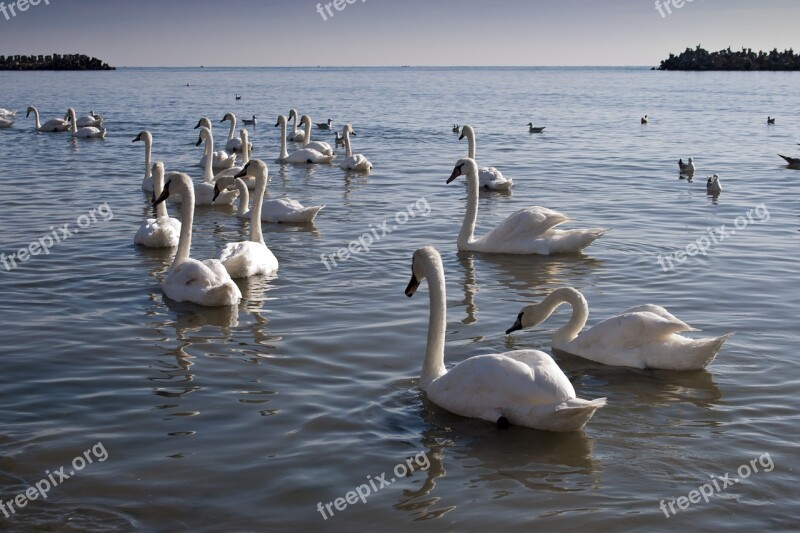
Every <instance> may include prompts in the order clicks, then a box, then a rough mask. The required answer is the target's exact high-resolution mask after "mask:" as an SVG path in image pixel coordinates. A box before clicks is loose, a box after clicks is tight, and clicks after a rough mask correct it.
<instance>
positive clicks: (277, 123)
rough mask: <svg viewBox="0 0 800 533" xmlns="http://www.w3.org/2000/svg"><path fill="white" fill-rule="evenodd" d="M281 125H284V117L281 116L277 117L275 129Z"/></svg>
mask: <svg viewBox="0 0 800 533" xmlns="http://www.w3.org/2000/svg"><path fill="white" fill-rule="evenodd" d="M283 124H286V117H284V116H283V115H278V121H277V122H276V123H275V127H276V128H277V127H278V126H281V125H283Z"/></svg>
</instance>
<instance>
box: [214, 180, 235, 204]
mask: <svg viewBox="0 0 800 533" xmlns="http://www.w3.org/2000/svg"><path fill="white" fill-rule="evenodd" d="M235 184H236V178H234V177H233V176H223V177H221V178H219V179H218V180H217V181H215V182H214V197H213V198H211V202H212V203H213V202H214V201H215V200H216V199H217V196H219V195H220V194H221V193H222V191H227V190H229V189H230V188H231V187H232V186H234V185H235Z"/></svg>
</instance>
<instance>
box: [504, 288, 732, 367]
mask: <svg viewBox="0 0 800 533" xmlns="http://www.w3.org/2000/svg"><path fill="white" fill-rule="evenodd" d="M562 303H568V304H570V305H571V306H572V316H571V317H570V319H569V322H567V323H566V324H565V325H564V326H562V327H561V328H559V329H558V330H557V331H556V332H555V334H553V349H555V350H561V351H563V352H567V353H571V354H573V355H578V356H580V357H583V358H585V359H589V360H591V361H595V362H598V363H603V364H606V365H614V366H627V367H633V368H661V369H666V370H696V369H700V368H705V367H706V366H707V365H708V364H709V363H710V362H711V361H713V360H714V358H715V357H716V356H717V354H718V353H719V351H720V349H721V348H722V345H723V344H724V343H725V341H726V340H727V339H728V337H730V336H731V335H733V334H732V333H729V334H727V335H723V336H722V337H716V338H705V339H690V338H688V337H683V336H681V335H678V333H680V332H682V331H698V330H697V329H695V328H693V327H691V326H689V325H688V324H686V323H685V322H683V321H681V320H678V319H677V318H675V317H674V316H673V315H672V314H670V313H669V311H667V310H666V309H664V308H663V307H659V306H657V305H640V306H637V307H631V308H630V309H628V310H626V311H623V312H622V313H620V314H618V315H616V316H613V317H611V318H609V319H607V320H603V321H602V322H599V323H597V324H595V325H594V326H592V327H591V328H589V329H588V330H586V331H584V332H581V330H582V329H583V327H584V326H585V325H586V319H587V318H588V317H589V305H588V304H587V303H586V299H585V298H584V297H583V295H582V294H581V293H580V292H578V291H577V290H575V289H573V288H572V287H564V288H560V289H556V290H554V291H553V292H551V293H550V294H548V295H547V297H546V298H545V299H544V300H542V301H541V302H540V303H538V304H533V305H529V306H526V307H524V308H523V309H522V311H521V312H520V313H519V315H517V321H516V322H515V323H514V325H513V326H511V328H509V329H508V330H507V331H506V334H508V333H511V332H512V331H516V330H519V329H523V328H529V327H533V326H536V325H538V324H540V323H542V322H544V321H545V320H546V319H547V317H549V316H550V315H551V314H552V313H553V311H555V310H556V308H557V307H558V306H559V305H561V304H562Z"/></svg>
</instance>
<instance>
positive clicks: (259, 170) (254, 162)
mask: <svg viewBox="0 0 800 533" xmlns="http://www.w3.org/2000/svg"><path fill="white" fill-rule="evenodd" d="M259 176H264V177H267V176H269V169H268V168H267V164H266V163H264V162H263V161H262V160H260V159H251V160H250V161H248V162H247V164H246V165H245V166H244V168H243V169H242V170H241V171H239V173H238V174H236V175H235V176H234V178H258V177H259Z"/></svg>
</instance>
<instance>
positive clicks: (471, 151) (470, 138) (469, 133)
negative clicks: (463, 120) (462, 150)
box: [464, 126, 476, 159]
mask: <svg viewBox="0 0 800 533" xmlns="http://www.w3.org/2000/svg"><path fill="white" fill-rule="evenodd" d="M464 134H465V135H466V137H467V142H468V143H469V148H468V149H467V150H468V151H467V157H469V158H470V159H475V150H476V147H475V131H474V130H473V129H472V128H471V127H468V126H464Z"/></svg>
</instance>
